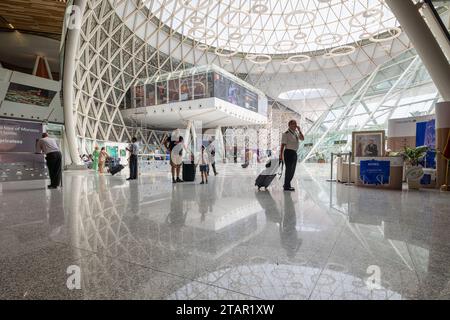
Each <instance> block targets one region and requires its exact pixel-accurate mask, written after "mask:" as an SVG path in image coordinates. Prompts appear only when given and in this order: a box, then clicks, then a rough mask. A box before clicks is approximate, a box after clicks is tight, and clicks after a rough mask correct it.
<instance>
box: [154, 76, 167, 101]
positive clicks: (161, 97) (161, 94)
mask: <svg viewBox="0 0 450 320" xmlns="http://www.w3.org/2000/svg"><path fill="white" fill-rule="evenodd" d="M156 98H157V99H156V104H157V105H158V104H165V103H167V81H163V82H157V83H156Z"/></svg>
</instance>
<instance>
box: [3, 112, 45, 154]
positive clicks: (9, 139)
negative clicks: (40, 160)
mask: <svg viewBox="0 0 450 320" xmlns="http://www.w3.org/2000/svg"><path fill="white" fill-rule="evenodd" d="M41 135H42V124H41V123H34V122H22V121H13V120H7V119H0V152H29V153H35V152H36V140H37V139H39V138H41Z"/></svg>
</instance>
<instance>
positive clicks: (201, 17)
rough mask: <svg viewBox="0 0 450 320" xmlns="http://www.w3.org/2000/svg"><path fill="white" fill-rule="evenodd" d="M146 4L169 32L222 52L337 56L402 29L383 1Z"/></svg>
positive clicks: (175, 0)
mask: <svg viewBox="0 0 450 320" xmlns="http://www.w3.org/2000/svg"><path fill="white" fill-rule="evenodd" d="M145 5H146V6H147V7H148V8H149V10H150V11H151V12H152V14H153V15H154V16H155V17H156V18H157V19H159V21H161V22H162V23H163V24H165V25H166V26H168V27H170V28H171V29H172V30H173V31H174V32H176V33H179V34H181V35H183V36H185V37H189V38H191V39H192V40H195V41H197V42H199V43H200V44H201V46H203V47H204V48H205V49H207V48H209V47H213V48H215V51H216V53H217V54H219V55H221V54H222V55H227V56H232V55H233V54H235V53H238V52H240V53H251V54H258V55H263V54H266V55H273V54H295V53H308V52H312V51H317V50H327V49H330V50H329V51H328V52H327V54H331V55H333V54H335V55H336V54H343V53H349V52H352V51H353V48H354V45H355V44H357V43H360V42H361V41H363V40H368V41H371V42H377V41H380V40H381V41H382V40H385V39H386V38H388V39H389V38H394V37H396V36H398V35H400V32H401V31H400V29H398V27H397V25H398V22H397V21H396V19H395V17H394V15H393V14H392V12H391V11H390V10H389V8H388V7H387V5H386V4H385V3H384V0H356V1H355V0H302V1H299V0H283V1H279V0H216V1H212V0H146V1H145ZM331 49H332V50H331ZM300 58H301V57H300ZM261 59H264V57H261Z"/></svg>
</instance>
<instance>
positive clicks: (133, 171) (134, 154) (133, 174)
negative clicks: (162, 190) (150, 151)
mask: <svg viewBox="0 0 450 320" xmlns="http://www.w3.org/2000/svg"><path fill="white" fill-rule="evenodd" d="M127 151H128V152H129V153H130V160H129V164H130V177H129V178H128V179H127V180H136V179H137V176H138V153H139V146H138V144H137V139H136V137H133V139H131V143H130V145H129V146H128V148H127Z"/></svg>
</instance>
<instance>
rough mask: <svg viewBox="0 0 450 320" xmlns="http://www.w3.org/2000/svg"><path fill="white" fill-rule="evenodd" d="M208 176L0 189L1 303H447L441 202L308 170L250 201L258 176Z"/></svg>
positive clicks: (425, 194) (73, 178)
mask: <svg viewBox="0 0 450 320" xmlns="http://www.w3.org/2000/svg"><path fill="white" fill-rule="evenodd" d="M218 167H219V175H218V176H217V177H214V176H212V177H210V181H209V184H208V185H199V184H198V182H199V181H197V182H196V183H183V184H175V185H172V184H171V182H170V178H169V176H168V175H167V173H165V172H160V173H154V174H150V173H146V174H144V175H142V176H141V177H140V178H139V180H138V181H133V182H128V181H125V178H126V173H123V174H122V175H118V176H115V177H112V176H109V175H102V176H99V175H98V174H96V173H93V172H81V171H73V172H66V173H65V174H64V188H63V189H62V190H46V189H45V188H44V186H45V185H46V184H45V183H44V182H25V181H23V182H17V183H3V184H0V195H1V198H0V199H1V200H0V203H1V204H0V298H1V299H449V298H450V195H449V194H444V193H440V192H438V191H435V190H421V191H407V190H404V191H403V192H400V191H383V190H373V189H366V188H357V187H354V186H345V185H339V184H335V183H329V182H326V179H327V175H328V167H327V166H321V165H313V164H312V165H304V166H300V167H299V168H298V171H297V176H296V179H295V184H294V187H295V188H296V189H297V191H296V192H295V193H285V192H283V191H282V188H281V180H278V179H277V180H275V182H274V184H273V186H272V188H271V189H270V191H269V192H257V191H256V190H255V188H254V187H253V183H254V179H255V176H256V173H257V171H258V170H259V169H258V168H248V169H242V168H240V166H238V165H234V164H228V165H219V166H218ZM197 180H198V179H197ZM74 266H75V267H74ZM73 268H75V269H73ZM73 270H75V271H73ZM77 271H79V272H77ZM78 275H79V277H77V276H78ZM77 284H79V285H80V289H76V288H75V289H74V288H73V287H74V286H75V287H76V285H77Z"/></svg>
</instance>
